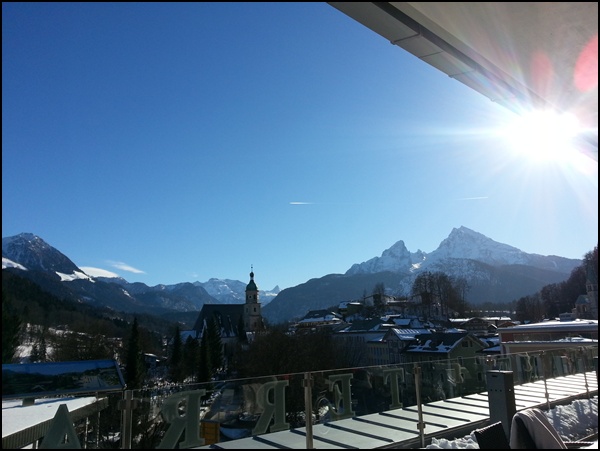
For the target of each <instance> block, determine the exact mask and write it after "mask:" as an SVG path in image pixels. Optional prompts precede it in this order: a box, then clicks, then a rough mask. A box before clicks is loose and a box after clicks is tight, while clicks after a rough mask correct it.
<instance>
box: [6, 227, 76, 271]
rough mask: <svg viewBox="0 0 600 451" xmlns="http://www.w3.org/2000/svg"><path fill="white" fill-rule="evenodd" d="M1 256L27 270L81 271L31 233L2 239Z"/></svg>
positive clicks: (64, 256)
mask: <svg viewBox="0 0 600 451" xmlns="http://www.w3.org/2000/svg"><path fill="white" fill-rule="evenodd" d="M2 256H3V257H6V258H8V259H10V260H12V261H14V262H18V263H19V264H21V265H23V266H24V267H26V268H27V269H29V270H41V271H53V272H57V273H62V274H74V273H75V272H79V273H81V272H82V271H81V270H80V269H79V268H78V267H77V265H75V263H73V262H72V261H71V260H69V258H68V257H67V256H66V255H64V254H63V253H61V252H60V251H58V250H57V249H55V248H54V247H52V246H50V245H49V244H48V243H46V242H45V241H44V240H43V239H41V238H40V237H39V236H37V235H34V234H33V233H20V234H18V235H15V236H11V237H6V238H2Z"/></svg>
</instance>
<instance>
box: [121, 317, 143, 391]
mask: <svg viewBox="0 0 600 451" xmlns="http://www.w3.org/2000/svg"><path fill="white" fill-rule="evenodd" d="M144 373H145V365H144V360H143V357H142V351H141V349H140V333H139V328H138V320H137V318H134V320H133V325H132V326H131V335H130V336H129V342H128V346H127V360H126V363H125V383H126V384H127V389H128V390H136V389H139V388H142V386H143V383H144V376H145V374H144Z"/></svg>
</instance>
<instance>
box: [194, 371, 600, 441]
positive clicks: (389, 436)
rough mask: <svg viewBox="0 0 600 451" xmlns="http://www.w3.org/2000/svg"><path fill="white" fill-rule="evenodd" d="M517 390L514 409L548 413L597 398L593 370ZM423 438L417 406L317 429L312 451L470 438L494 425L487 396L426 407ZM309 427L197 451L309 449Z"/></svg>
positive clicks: (326, 424)
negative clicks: (534, 408) (208, 450)
mask: <svg viewBox="0 0 600 451" xmlns="http://www.w3.org/2000/svg"><path fill="white" fill-rule="evenodd" d="M546 385H547V390H548V399H546V387H545V385H544V381H536V382H531V383H527V384H523V385H516V386H515V389H514V392H515V404H516V410H517V411H519V410H523V409H527V408H530V407H539V408H541V409H543V410H544V409H546V408H547V407H548V403H550V407H553V406H555V405H560V404H567V403H569V402H571V401H573V400H575V399H581V398H587V397H588V396H590V397H591V396H597V394H598V376H597V373H596V372H595V371H593V372H588V373H579V374H574V375H569V376H562V377H557V378H553V379H548V380H547V381H546ZM423 421H424V423H425V439H424V442H425V443H424V444H423V443H422V439H421V436H420V435H419V431H418V429H417V423H418V410H417V407H416V406H413V407H408V408H402V409H396V410H389V411H386V412H381V413H376V414H370V415H365V416H360V417H354V418H348V419H344V420H338V421H335V422H330V423H325V424H316V425H314V426H313V428H312V429H313V446H312V447H313V448H314V449H399V448H420V447H422V446H423V445H427V444H429V443H430V442H431V439H432V438H438V439H440V438H447V439H452V438H456V437H462V436H464V435H468V434H469V433H470V432H471V431H473V430H474V429H477V428H479V427H482V426H484V425H486V424H488V423H489V421H490V409H489V402H488V392H482V393H478V394H474V395H470V396H464V397H458V398H452V399H446V400H443V401H436V402H432V403H429V404H425V405H423ZM307 448H308V447H307V440H306V428H297V429H290V430H288V431H280V432H275V433H268V434H262V435H257V436H253V437H247V438H243V439H238V440H231V441H225V442H219V443H214V444H211V445H206V446H202V447H199V448H198V449H307Z"/></svg>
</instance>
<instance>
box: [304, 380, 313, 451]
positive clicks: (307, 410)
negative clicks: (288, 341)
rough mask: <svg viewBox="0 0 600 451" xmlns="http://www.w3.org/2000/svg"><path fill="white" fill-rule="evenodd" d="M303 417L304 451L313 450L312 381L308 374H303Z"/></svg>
mask: <svg viewBox="0 0 600 451" xmlns="http://www.w3.org/2000/svg"><path fill="white" fill-rule="evenodd" d="M302 385H304V416H305V418H306V449H314V446H313V424H312V410H313V408H312V386H313V379H312V376H311V375H310V372H306V373H304V380H303V381H302Z"/></svg>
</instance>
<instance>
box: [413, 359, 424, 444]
mask: <svg viewBox="0 0 600 451" xmlns="http://www.w3.org/2000/svg"><path fill="white" fill-rule="evenodd" d="M414 374H415V394H416V396H417V410H418V412H419V421H418V422H417V429H419V436H420V438H421V448H425V423H424V422H423V405H422V404H421V367H420V366H419V365H418V364H416V363H415V365H414Z"/></svg>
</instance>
